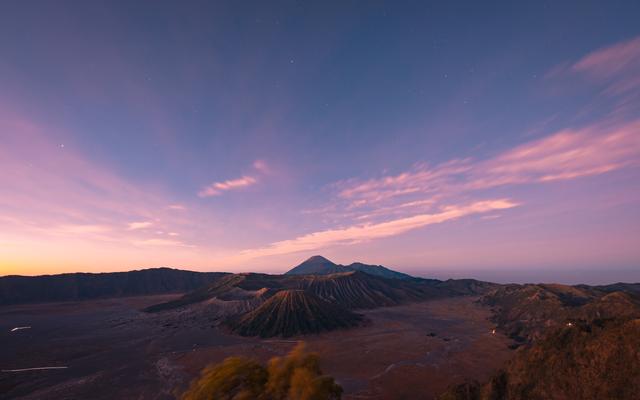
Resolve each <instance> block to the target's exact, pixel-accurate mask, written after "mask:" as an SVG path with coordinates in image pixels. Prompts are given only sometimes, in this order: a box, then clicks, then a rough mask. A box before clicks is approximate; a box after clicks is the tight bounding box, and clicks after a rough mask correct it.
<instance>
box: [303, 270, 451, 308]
mask: <svg viewBox="0 0 640 400" xmlns="http://www.w3.org/2000/svg"><path fill="white" fill-rule="evenodd" d="M298 287H299V288H301V289H304V290H307V291H309V292H311V293H313V294H315V295H316V296H318V297H320V298H322V299H324V300H326V301H329V302H333V303H336V304H339V305H341V306H343V307H346V308H350V309H358V308H361V309H365V308H376V307H388V306H394V305H398V304H402V303H406V302H410V301H419V300H425V299H428V298H435V297H439V296H443V295H445V292H444V291H441V290H438V289H436V288H433V287H431V286H429V285H426V284H422V283H418V282H409V281H402V280H397V279H386V278H381V277H378V276H374V275H369V274H367V273H364V272H360V271H352V272H345V273H341V274H333V275H318V276H306V277H304V278H303V279H301V280H300V282H299V285H298Z"/></svg>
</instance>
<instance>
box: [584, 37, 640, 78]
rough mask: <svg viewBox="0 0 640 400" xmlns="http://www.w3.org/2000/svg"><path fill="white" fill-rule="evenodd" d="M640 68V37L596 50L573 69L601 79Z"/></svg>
mask: <svg viewBox="0 0 640 400" xmlns="http://www.w3.org/2000/svg"><path fill="white" fill-rule="evenodd" d="M638 68H640V37H636V38H633V39H631V40H627V41H625V42H621V43H618V44H615V45H613V46H609V47H606V48H603V49H600V50H596V51H594V52H592V53H590V54H588V55H586V56H585V57H583V58H582V59H580V60H579V61H578V62H576V63H575V64H573V66H572V69H573V70H574V71H578V72H584V73H587V74H590V75H594V76H598V77H601V78H609V77H614V76H615V75H617V74H620V73H623V72H626V71H629V70H635V71H636V72H639V71H638Z"/></svg>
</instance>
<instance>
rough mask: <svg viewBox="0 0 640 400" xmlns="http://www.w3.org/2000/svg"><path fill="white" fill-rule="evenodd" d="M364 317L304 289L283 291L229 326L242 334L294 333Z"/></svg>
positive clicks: (334, 326)
mask: <svg viewBox="0 0 640 400" xmlns="http://www.w3.org/2000/svg"><path fill="white" fill-rule="evenodd" d="M361 321H362V316H360V315H357V314H354V313H352V312H351V311H348V310H345V309H344V308H342V307H339V306H337V305H335V304H332V303H329V302H327V301H324V300H322V299H320V298H319V297H317V296H315V295H313V294H311V293H309V292H306V291H303V290H281V291H279V292H277V293H276V294H275V295H274V296H272V297H271V298H270V299H268V300H267V301H266V302H264V303H263V304H262V305H261V306H260V307H258V308H256V309H255V310H253V311H251V312H249V313H247V314H244V315H242V316H239V317H236V318H233V319H230V320H229V321H228V322H227V325H228V326H229V327H230V329H231V330H232V331H234V332H236V333H238V334H239V335H242V336H260V337H273V336H283V337H288V336H295V335H301V334H309V333H319V332H324V331H330V330H334V329H340V328H349V327H353V326H357V325H358V324H360V323H361Z"/></svg>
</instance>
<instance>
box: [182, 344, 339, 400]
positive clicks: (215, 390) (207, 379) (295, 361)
mask: <svg viewBox="0 0 640 400" xmlns="http://www.w3.org/2000/svg"><path fill="white" fill-rule="evenodd" d="M341 395H342V387H340V385H338V384H336V383H335V381H334V380H333V378H332V377H330V376H326V375H323V374H322V371H321V370H320V363H319V359H318V355H317V354H315V353H309V352H307V350H306V348H305V345H304V343H299V344H298V345H297V346H296V347H295V348H294V349H293V350H292V351H291V352H290V353H289V354H287V355H286V356H284V357H274V358H272V359H271V360H270V361H269V363H268V365H267V366H263V365H262V364H260V363H258V362H257V361H255V360H252V359H249V358H246V357H230V358H227V359H225V360H224V361H223V362H222V363H220V364H217V365H212V366H209V367H207V368H206V369H205V370H204V371H203V372H202V374H201V376H200V378H199V379H197V380H196V381H194V382H193V383H192V384H191V387H190V388H189V389H188V390H187V392H186V393H185V394H184V395H183V397H182V399H183V400H213V399H215V400H338V399H340V397H341Z"/></svg>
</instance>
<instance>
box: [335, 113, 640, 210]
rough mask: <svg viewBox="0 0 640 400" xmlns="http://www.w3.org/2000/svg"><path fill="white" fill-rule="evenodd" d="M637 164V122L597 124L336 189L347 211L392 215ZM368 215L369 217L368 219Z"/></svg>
mask: <svg viewBox="0 0 640 400" xmlns="http://www.w3.org/2000/svg"><path fill="white" fill-rule="evenodd" d="M639 160H640V120H637V121H633V122H629V123H624V124H622V125H615V124H614V125H613V126H611V124H608V123H598V124H594V125H591V126H588V127H585V128H582V129H567V130H563V131H560V132H556V133H554V134H551V135H549V136H547V137H544V138H542V139H538V140H534V141H530V142H528V143H525V144H522V145H520V146H518V147H515V148H513V149H511V150H507V151H504V152H502V153H500V154H498V155H497V156H494V157H490V158H487V159H484V160H475V159H458V160H451V161H449V162H446V163H443V164H440V165H436V166H434V167H429V166H428V165H426V164H417V165H415V166H414V167H412V168H411V169H410V170H408V171H405V172H402V173H400V174H397V175H390V176H383V177H380V178H375V179H369V180H365V181H360V180H357V179H351V180H346V181H341V182H338V183H337V184H335V187H336V188H337V189H338V197H339V198H341V199H343V200H345V201H347V205H346V207H347V208H349V209H367V208H371V209H373V208H374V207H375V210H374V212H375V213H377V214H380V212H381V211H388V212H392V211H396V210H398V209H399V208H408V207H417V206H430V205H435V204H437V203H438V202H439V201H442V200H443V199H447V198H451V197H454V196H459V195H463V194H468V193H470V192H473V191H478V190H484V189H490V188H495V187H498V186H505V185H519V184H531V183H545V182H552V181H560V180H569V179H576V178H580V177H585V176H591V175H599V174H603V173H606V172H610V171H614V170H617V169H620V168H624V167H627V166H630V165H637V164H638V162H639ZM367 214H368V213H367Z"/></svg>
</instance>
